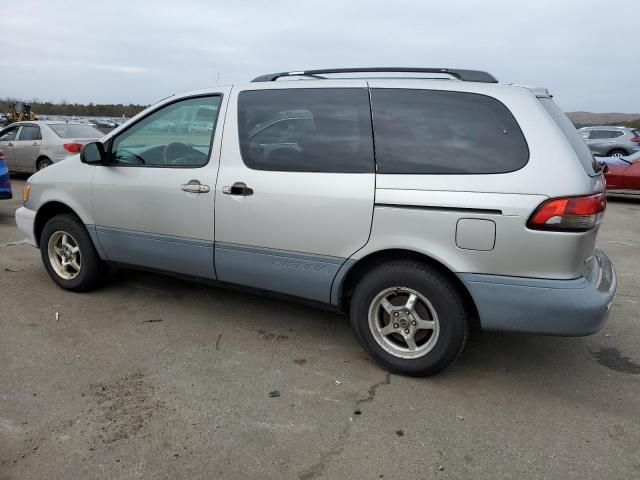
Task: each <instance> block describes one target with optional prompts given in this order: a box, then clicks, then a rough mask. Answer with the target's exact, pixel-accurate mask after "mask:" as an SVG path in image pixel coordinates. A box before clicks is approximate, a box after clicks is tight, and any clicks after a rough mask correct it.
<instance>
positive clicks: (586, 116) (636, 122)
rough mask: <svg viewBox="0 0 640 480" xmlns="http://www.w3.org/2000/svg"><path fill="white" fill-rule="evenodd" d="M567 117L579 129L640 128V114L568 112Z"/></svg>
mask: <svg viewBox="0 0 640 480" xmlns="http://www.w3.org/2000/svg"><path fill="white" fill-rule="evenodd" d="M567 115H568V116H569V118H570V119H571V121H572V122H573V124H574V125H575V126H576V127H578V128H580V127H589V126H592V125H620V126H624V125H626V126H634V127H637V128H640V113H592V112H568V113H567ZM631 124H633V125H631Z"/></svg>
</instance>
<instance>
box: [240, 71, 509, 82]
mask: <svg viewBox="0 0 640 480" xmlns="http://www.w3.org/2000/svg"><path fill="white" fill-rule="evenodd" d="M378 72H380V73H382V72H390V73H443V74H447V75H451V76H452V77H455V78H457V79H458V80H462V81H465V82H482V83H498V80H497V79H496V77H494V76H493V75H491V74H490V73H487V72H483V71H481V70H460V69H457V68H415V67H367V68H328V69H323V70H298V71H293V72H280V73H269V74H267V75H260V76H259V77H256V78H254V79H253V80H252V82H275V81H276V80H277V79H279V78H282V77H312V78H325V77H322V76H321V75H325V74H331V73H378Z"/></svg>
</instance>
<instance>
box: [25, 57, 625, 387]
mask: <svg viewBox="0 0 640 480" xmlns="http://www.w3.org/2000/svg"><path fill="white" fill-rule="evenodd" d="M390 71H393V73H394V75H395V76H394V77H392V78H380V74H381V73H384V74H387V73H388V72H390ZM398 75H405V77H407V76H410V78H400V77H399V76H398ZM434 76H436V77H441V78H433V77H434ZM420 77H422V78H420ZM425 77H427V78H425ZM429 77H431V78H429ZM192 123H197V124H198V125H202V124H207V125H211V128H194V126H193V125H192ZM167 125H170V126H171V127H170V128H167ZM605 207H606V196H605V183H604V179H603V175H602V173H601V171H600V168H599V166H598V164H597V163H596V162H595V161H594V158H593V156H592V154H591V152H590V151H589V149H588V148H587V146H586V145H585V143H584V141H583V140H582V139H581V138H580V136H579V134H578V133H577V131H576V130H575V128H574V127H573V125H572V124H571V122H570V121H569V120H568V119H567V117H566V116H565V115H564V114H563V113H562V112H561V110H560V109H559V108H558V107H557V106H556V105H555V103H554V102H553V100H552V99H551V96H550V94H549V93H548V92H547V91H546V90H545V89H535V88H530V87H524V86H517V85H505V84H499V83H497V81H496V80H495V78H494V77H493V76H491V75H490V74H487V73H485V72H478V71H471V70H453V69H431V68H424V69H415V68H413V69H402V68H401V69H395V68H394V69H389V68H380V69H338V70H313V71H299V72H288V73H277V74H270V75H264V76H261V77H258V78H257V79H255V80H254V81H253V82H251V83H249V84H246V85H239V86H233V87H230V86H226V87H215V88H210V89H206V90H201V91H196V92H190V93H186V94H183V95H177V96H172V97H169V98H167V99H165V100H162V101H161V102H159V103H158V104H156V105H153V106H152V107H150V108H148V109H147V110H145V111H144V112H142V113H140V114H139V115H137V116H136V117H134V118H132V119H131V120H130V121H129V122H127V123H126V124H124V125H122V126H120V127H119V128H117V129H115V130H114V131H113V132H110V133H109V134H108V135H106V136H105V137H104V138H103V139H102V140H101V141H99V142H95V143H90V144H87V145H86V146H85V147H84V148H83V150H82V152H81V154H80V155H77V156H74V157H71V158H69V159H67V160H64V161H62V162H60V163H57V164H55V165H53V166H52V167H50V168H47V169H46V170H44V171H41V172H38V173H37V174H35V175H33V176H32V177H31V178H30V179H29V181H28V183H27V184H26V185H25V191H24V207H22V208H20V209H19V210H18V211H17V212H16V220H17V223H18V226H19V227H20V228H21V229H22V231H23V232H24V233H25V234H26V235H27V238H28V240H29V242H30V243H32V244H33V245H34V246H37V247H39V248H40V251H41V254H42V260H43V262H44V265H45V268H46V269H47V271H48V272H49V274H50V276H51V278H52V279H53V280H54V281H55V282H56V283H57V284H58V285H59V286H61V287H62V288H64V289H67V290H73V291H87V290H91V289H94V288H96V287H97V286H99V285H100V283H101V282H103V281H104V279H105V278H106V275H105V271H106V268H107V267H108V266H109V265H126V266H130V267H135V268H142V269H153V270H156V271H164V272H169V273H172V274H179V275H182V276H188V277H190V278H193V279H197V280H201V281H210V282H217V283H221V284H228V285H242V286H244V287H252V288H254V289H255V290H256V291H269V292H275V293H278V294H284V295H287V296H290V297H296V298H299V299H305V300H306V301H311V302H315V303H317V304H319V305H325V306H330V307H332V308H335V309H339V310H341V311H344V312H346V313H348V315H349V316H350V319H351V324H352V327H353V330H354V332H355V336H356V337H357V338H358V340H359V341H360V343H361V344H362V346H363V347H364V348H365V349H366V350H367V351H368V352H369V354H370V355H371V356H372V358H373V359H375V360H376V361H377V362H378V363H379V364H380V365H382V366H383V367H384V368H386V369H388V370H389V371H392V372H397V373H403V374H407V375H429V374H433V373H436V372H438V371H440V370H442V369H443V368H445V367H447V366H448V365H450V364H451V363H452V362H453V361H454V360H455V359H456V358H457V357H458V355H459V354H460V353H461V352H462V350H463V348H464V346H465V343H466V341H467V337H468V332H469V330H470V328H471V327H472V326H474V325H479V326H480V327H481V328H483V329H486V330H502V331H511V332H525V333H537V334H549V335H565V336H579V335H588V334H592V333H594V332H596V331H598V330H599V329H600V328H601V327H602V325H603V323H604V322H605V320H606V318H607V315H608V312H609V308H610V306H611V302H612V301H613V298H614V295H615V290H616V277H615V273H614V270H613V267H612V265H611V263H610V261H609V259H608V258H607V257H606V255H605V254H604V253H603V252H602V251H600V250H598V249H596V248H595V244H596V235H597V232H598V227H599V225H600V222H601V220H602V217H603V214H604V210H605Z"/></svg>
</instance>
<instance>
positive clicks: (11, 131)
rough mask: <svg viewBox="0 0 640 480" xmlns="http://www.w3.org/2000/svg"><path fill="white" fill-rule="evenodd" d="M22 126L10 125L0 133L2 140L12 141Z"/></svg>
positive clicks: (0, 139) (0, 140)
mask: <svg viewBox="0 0 640 480" xmlns="http://www.w3.org/2000/svg"><path fill="white" fill-rule="evenodd" d="M19 128H20V127H10V128H8V129H6V130H4V131H3V132H2V133H1V134H0V142H10V141H12V140H15V139H16V134H17V133H18V129H19Z"/></svg>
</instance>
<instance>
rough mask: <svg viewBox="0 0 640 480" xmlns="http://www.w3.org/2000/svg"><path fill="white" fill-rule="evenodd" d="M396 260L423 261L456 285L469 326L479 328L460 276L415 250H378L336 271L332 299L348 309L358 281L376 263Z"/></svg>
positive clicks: (467, 292)
mask: <svg viewBox="0 0 640 480" xmlns="http://www.w3.org/2000/svg"><path fill="white" fill-rule="evenodd" d="M397 260H414V261H418V262H421V263H424V264H426V265H428V266H429V267H430V268H432V269H433V270H435V271H437V272H439V273H441V274H442V275H444V276H445V277H447V278H448V279H449V280H450V281H451V282H452V283H453V284H454V285H455V286H456V287H457V289H458V291H459V292H460V294H461V295H462V297H463V299H464V304H465V308H466V309H467V312H468V313H469V320H470V326H472V327H473V328H474V329H479V328H480V317H479V313H478V309H477V308H476V305H475V302H474V300H473V297H472V296H471V293H470V292H469V290H468V289H467V287H466V285H465V284H464V283H463V282H462V280H460V278H459V277H458V276H457V275H456V274H455V273H454V272H453V271H452V270H451V269H450V268H449V267H447V266H446V265H445V264H443V263H442V262H440V261H438V260H436V259H435V258H433V257H430V256H429V255H426V254H424V253H421V252H417V251H415V250H405V249H388V250H378V251H375V252H371V253H369V254H367V255H366V256H364V257H362V258H360V259H358V260H357V261H356V262H355V263H353V264H351V265H350V266H347V268H348V269H347V271H346V272H345V273H344V274H342V275H340V273H338V275H339V276H341V278H336V280H335V282H338V283H337V285H335V296H334V295H332V300H334V302H335V303H337V304H338V305H339V306H340V307H341V308H344V309H345V310H346V309H348V306H349V299H350V297H351V295H352V294H353V290H354V289H355V287H356V285H357V284H358V282H359V281H360V280H361V279H362V278H363V277H364V276H365V275H366V274H367V273H368V272H370V271H371V270H372V269H374V268H375V267H377V266H378V265H381V264H383V263H386V262H391V261H397Z"/></svg>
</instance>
